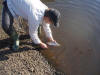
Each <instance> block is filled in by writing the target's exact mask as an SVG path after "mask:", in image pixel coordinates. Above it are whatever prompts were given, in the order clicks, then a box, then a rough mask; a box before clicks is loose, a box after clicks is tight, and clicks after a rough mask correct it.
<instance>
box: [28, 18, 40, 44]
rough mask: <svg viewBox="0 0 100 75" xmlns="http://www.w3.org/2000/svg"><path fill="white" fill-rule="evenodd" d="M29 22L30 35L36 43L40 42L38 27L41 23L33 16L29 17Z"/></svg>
mask: <svg viewBox="0 0 100 75" xmlns="http://www.w3.org/2000/svg"><path fill="white" fill-rule="evenodd" d="M28 24H29V35H30V37H31V39H32V40H33V42H34V43H35V44H40V43H41V40H40V39H39V37H38V27H39V23H38V21H37V20H34V18H33V17H32V16H30V17H29V19H28Z"/></svg>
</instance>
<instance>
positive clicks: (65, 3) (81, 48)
mask: <svg viewBox="0 0 100 75" xmlns="http://www.w3.org/2000/svg"><path fill="white" fill-rule="evenodd" d="M47 5H48V6H49V7H50V8H56V9H58V10H59V11H60V12H61V21H60V27H59V28H57V29H56V28H54V27H52V30H53V35H54V38H55V39H56V40H57V41H58V42H59V43H60V44H61V47H57V48H52V47H51V48H50V50H49V51H44V52H43V53H44V54H45V55H46V57H47V58H48V59H50V60H51V61H52V62H53V63H54V64H55V65H56V67H57V68H59V69H60V70H62V71H63V72H65V73H67V74H68V75H100V0H55V1H52V2H49V3H47Z"/></svg>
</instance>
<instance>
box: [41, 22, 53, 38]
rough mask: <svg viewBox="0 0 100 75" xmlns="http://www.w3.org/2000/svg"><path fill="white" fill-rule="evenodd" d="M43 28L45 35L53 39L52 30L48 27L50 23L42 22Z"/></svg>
mask: <svg viewBox="0 0 100 75" xmlns="http://www.w3.org/2000/svg"><path fill="white" fill-rule="evenodd" d="M43 29H44V31H45V34H46V37H47V38H52V39H53V36H52V31H51V28H50V24H43Z"/></svg>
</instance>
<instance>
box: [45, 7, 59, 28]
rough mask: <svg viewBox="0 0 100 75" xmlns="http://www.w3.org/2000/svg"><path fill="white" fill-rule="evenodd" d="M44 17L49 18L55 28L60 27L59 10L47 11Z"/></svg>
mask: <svg viewBox="0 0 100 75" xmlns="http://www.w3.org/2000/svg"><path fill="white" fill-rule="evenodd" d="M44 16H45V17H49V18H50V20H51V21H52V22H53V23H54V25H55V26H57V27H58V26H59V17H60V12H59V11H58V10H57V9H53V8H51V9H49V10H46V11H45V14H44Z"/></svg>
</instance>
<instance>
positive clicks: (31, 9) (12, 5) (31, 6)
mask: <svg viewBox="0 0 100 75" xmlns="http://www.w3.org/2000/svg"><path fill="white" fill-rule="evenodd" d="M7 4H8V8H9V9H10V11H11V13H12V14H13V16H14V17H16V16H17V15H18V16H22V17H23V18H25V19H28V15H30V13H33V14H34V15H35V14H37V15H40V16H41V15H43V13H44V11H45V9H47V8H48V7H47V6H46V5H44V4H43V3H42V2H41V1H40V0H7Z"/></svg>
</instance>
